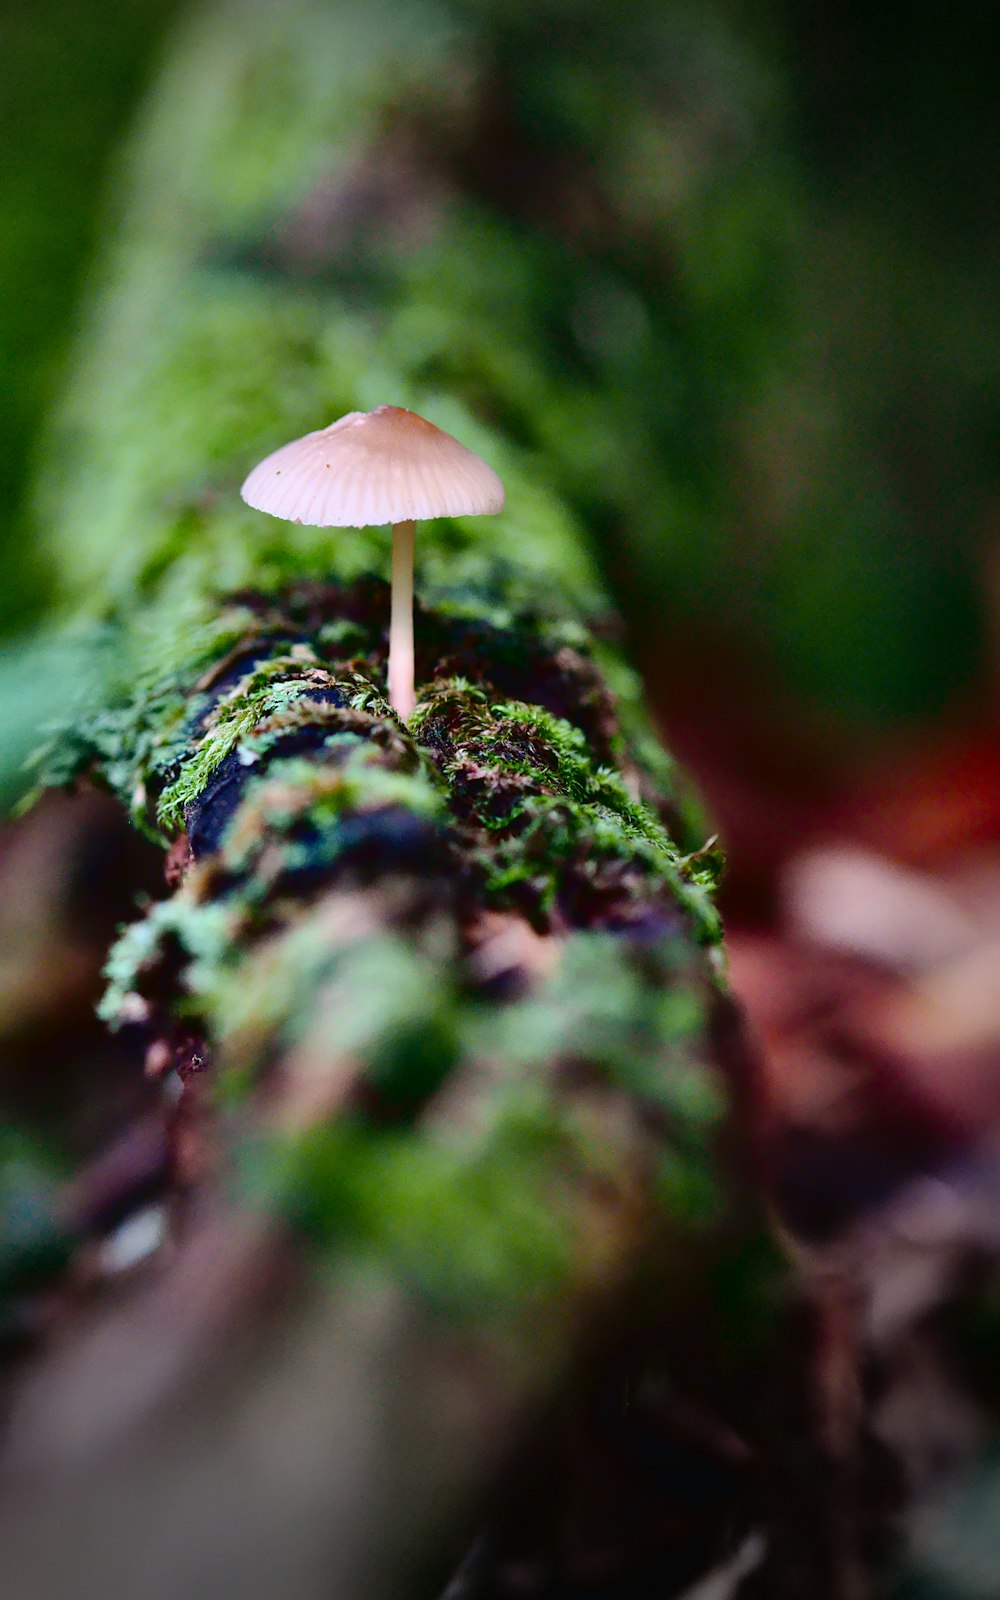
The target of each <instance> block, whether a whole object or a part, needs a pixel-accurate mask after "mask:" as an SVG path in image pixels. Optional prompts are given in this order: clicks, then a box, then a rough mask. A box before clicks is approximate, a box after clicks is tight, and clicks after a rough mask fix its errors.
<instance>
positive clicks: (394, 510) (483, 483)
mask: <svg viewBox="0 0 1000 1600" xmlns="http://www.w3.org/2000/svg"><path fill="white" fill-rule="evenodd" d="M240 493H241V494H242V496H243V498H244V500H245V501H246V502H247V505H251V506H254V507H255V508H256V510H258V511H267V512H269V513H270V515H271V516H272V517H284V518H285V519H286V520H287V521H288V522H304V523H308V524H309V526H310V527H314V528H367V527H372V526H374V525H376V524H379V523H384V522H408V521H410V520H414V521H416V520H417V519H422V518H424V517H458V516H478V515H480V514H482V513H489V512H494V511H502V510H503V503H504V492H503V484H502V483H501V482H500V479H499V478H498V477H497V475H496V473H495V472H494V471H493V468H492V467H488V466H487V465H486V462H485V461H481V460H480V459H479V457H478V456H477V455H474V454H473V452H472V451H471V450H467V449H466V447H465V445H464V444H459V442H458V440H457V439H453V438H452V436H451V434H450V433H445V432H444V431H443V429H441V428H436V427H435V426H434V424H433V422H425V420H424V418H423V417H418V416H417V414H416V412H415V411H405V410H404V409H403V408H402V407H401V406H379V407H378V409H377V410H376V411H351V412H349V413H348V415H347V416H346V417H341V418H340V421H339V422H334V423H331V425H330V427H328V428H319V429H317V431H316V432H315V433H307V434H305V435H304V436H303V438H301V439H293V441H292V443H291V444H286V445H282V447H281V449H280V450H275V451H274V453H273V455H269V456H266V457H265V459H264V460H263V461H262V462H261V463H260V465H259V466H256V467H254V469H253V471H252V472H251V474H250V476H249V477H248V478H247V480H246V482H245V483H244V485H243V488H242V489H241V491H240Z"/></svg>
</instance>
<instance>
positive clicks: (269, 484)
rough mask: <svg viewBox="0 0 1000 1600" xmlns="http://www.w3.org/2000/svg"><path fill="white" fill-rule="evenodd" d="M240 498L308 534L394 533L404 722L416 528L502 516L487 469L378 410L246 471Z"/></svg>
mask: <svg viewBox="0 0 1000 1600" xmlns="http://www.w3.org/2000/svg"><path fill="white" fill-rule="evenodd" d="M240 492H241V494H242V496H243V498H244V500H245V501H246V502H247V504H248V505H251V506H254V507H255V508H256V510H258V511H266V512H268V513H269V514H270V515H271V516H272V517H284V518H285V519H286V520H287V521H289V522H301V523H307V524H308V525H309V526H310V527H319V528H331V527H332V528H367V527H372V526H376V525H378V524H381V523H385V522H390V523H391V524H392V616H391V622H390V628H389V701H390V704H391V705H392V706H393V707H394V709H395V710H396V711H397V712H398V713H399V715H400V716H401V717H408V716H409V714H410V712H411V711H412V710H413V706H414V689H413V547H414V529H415V523H416V522H417V520H418V519H421V518H424V517H459V516H478V515H482V514H489V513H492V512H496V511H502V510H503V503H504V492H503V484H502V483H501V482H500V479H499V478H498V477H497V475H496V473H495V472H494V471H493V468H492V467H488V466H487V465H486V462H485V461H481V460H480V458H479V457H478V456H477V455H474V454H473V452H472V451H471V450H467V449H466V447H465V445H464V444H459V442H458V440H457V439H453V438H452V436H451V434H450V433H445V432H444V431H443V430H442V429H441V428H436V427H435V426H434V424H433V423H432V422H426V421H425V420H424V418H423V417H418V416H417V414H416V412H414V411H405V410H404V409H403V408H402V407H401V406H379V407H378V409H377V410H376V411H352V412H350V413H349V415H348V416H346V417H341V418H340V421H339V422H334V423H332V424H331V425H330V427H329V428H320V429H318V430H317V431H316V432H315V433H307V434H305V436H304V437H303V438H301V439H294V440H293V441H292V443H291V444H286V445H283V446H282V447H281V449H280V450H275V452H274V453H273V455H269V456H267V457H266V458H265V459H264V460H263V461H262V462H261V463H260V465H259V466H256V467H254V469H253V471H252V472H251V473H250V476H249V477H248V478H247V480H246V482H245V483H244V485H243V488H242V490H241V491H240Z"/></svg>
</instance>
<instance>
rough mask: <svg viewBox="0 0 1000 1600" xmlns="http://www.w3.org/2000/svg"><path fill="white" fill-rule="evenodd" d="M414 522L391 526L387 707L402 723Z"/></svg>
mask: <svg viewBox="0 0 1000 1600" xmlns="http://www.w3.org/2000/svg"><path fill="white" fill-rule="evenodd" d="M415 529H416V523H414V522H394V523H393V525H392V615H391V619H390V622H389V704H390V705H391V706H392V708H393V710H394V711H397V712H398V713H399V715H400V716H401V717H402V718H403V720H404V721H405V720H406V718H407V717H408V716H409V715H410V712H411V711H412V710H413V707H414V705H415V704H416V696H415V694H414V692H413V546H414V533H415Z"/></svg>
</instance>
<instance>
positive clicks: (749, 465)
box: [0, 0, 1000, 733]
mask: <svg viewBox="0 0 1000 1600" xmlns="http://www.w3.org/2000/svg"><path fill="white" fill-rule="evenodd" d="M178 9H179V8H178V7H177V5H176V4H175V3H174V0H120V3H118V4H115V5H113V6H112V5H111V4H109V3H105V0H4V4H3V7H2V10H0V48H2V55H3V60H4V63H5V70H4V89H3V94H4V97H5V100H6V102H7V103H6V115H5V117H4V125H5V128H6V131H7V143H8V150H7V157H6V160H5V162H4V164H3V167H2V168H0V236H2V238H3V241H4V243H3V250H2V252H0V360H2V366H3V371H4V374H5V378H6V381H5V384H4V390H5V406H6V416H5V422H4V427H3V429H2V430H0V480H2V482H0V548H2V556H3V563H4V574H5V580H4V594H5V602H6V603H5V605H4V608H3V631H4V634H5V635H6V636H7V637H8V638H10V637H12V636H14V635H16V634H18V633H21V632H23V631H24V630H26V629H28V628H30V627H31V625H32V624H33V623H35V622H36V621H37V620H38V619H39V617H41V616H42V615H43V614H44V612H45V608H46V603H47V594H48V590H49V582H48V575H47V573H46V570H45V566H44V562H43V560H42V558H41V557H40V556H39V555H38V554H37V538H36V533H35V529H34V527H33V524H32V518H31V513H30V510H29V508H28V506H27V505H26V485H27V483H28V479H29V475H30V472H31V470H32V466H33V460H34V452H35V449H36V440H37V438H38V434H39V429H40V425H41V423H42V420H43V418H44V416H45V414H46V411H47V409H48V408H49V407H50V406H51V405H52V403H53V401H54V400H55V398H56V396H57V395H58V392H59V386H60V378H61V374H62V372H63V370H64V364H65V362H66V360H67V357H68V352H69V348H70V343H71V339H72V336H73V333H74V330H75V329H76V327H77V325H78V316H79V308H80V303H81V294H82V291H83V289H84V287H85V284H86V279H87V271H88V265H89V263H90V262H91V260H92V258H93V256H94V252H95V249H96V246H97V244H98V241H99V239H100V236H101V231H102V227H104V225H105V221H106V218H107V216H108V208H109V200H110V199H112V198H113V194H114V173H115V165H114V162H115V151H116V145H117V143H118V141H119V139H120V137H121V135H122V134H123V132H124V131H125V130H126V129H127V127H128V125H129V122H130V119H131V117H132V115H133V112H134V110H135V108H136V105H137V102H138V101H139V99H140V97H141V94H142V89H143V85H144V83H145V82H146V81H147V80H148V78H149V75H150V74H151V73H152V72H153V71H154V69H155V65H156V62H157V59H158V55H159V51H160V46H161V42H162V40H163V37H164V34H165V32H166V31H168V27H169V24H170V22H171V20H172V18H173V16H174V14H175V12H176V11H177V10H178ZM664 9H665V11H666V12H669V13H670V14H671V16H672V19H673V21H672V25H673V27H674V30H675V35H676V37H677V38H679V39H687V40H688V41H689V46H690V54H691V60H692V61H693V62H695V63H696V70H692V75H691V76H692V83H693V85H694V88H693V90H692V95H691V100H690V103H689V104H688V106H687V107H686V108H685V106H684V103H683V97H681V100H680V102H679V110H678V114H677V117H676V119H675V121H674V122H673V123H672V124H671V126H670V127H669V129H666V130H661V131H662V132H663V136H664V137H666V138H669V139H670V140H671V141H672V157H673V158H676V157H677V155H678V151H680V153H681V157H682V158H683V156H684V154H685V151H686V152H687V154H688V155H689V158H690V165H691V170H692V172H693V174H694V176H693V177H692V178H691V184H690V188H691V192H690V194H689V195H687V196H682V197H681V202H679V204H680V211H679V214H681V215H682V217H683V227H684V229H685V230H686V233H685V234H684V236H683V238H682V243H681V248H682V250H683V252H684V253H685V259H684V260H683V261H682V264H681V270H682V274H687V277H688V282H687V284H686V292H687V291H690V290H691V285H692V283H693V285H694V290H693V293H692V295H691V300H690V302H689V303H690V304H694V312H693V315H694V316H697V315H698V307H697V304H696V303H695V302H696V301H697V298H698V296H701V297H702V299H703V301H704V302H705V303H706V304H708V305H709V306H710V310H711V316H710V317H709V318H708V319H707V320H706V321H704V322H701V323H697V324H696V331H697V329H699V328H704V327H706V326H707V327H711V328H713V329H714V330H715V334H714V337H716V338H717V345H715V346H714V347H712V348H706V347H705V345H704V341H703V342H702V346H701V348H700V350H699V353H698V357H697V363H696V365H697V370H695V371H693V372H692V371H688V372H683V373H682V374H681V376H680V380H679V381H680V383H681V387H682V389H683V392H684V393H685V394H686V395H689V396H693V397H694V402H693V405H692V407H691V409H690V410H689V411H688V413H687V415H686V419H685V424H686V425H685V429H683V430H682V431H681V433H680V435H679V436H678V452H679V456H681V457H682V456H683V455H684V453H685V451H686V452H687V455H688V457H689V462H690V482H689V483H688V484H687V485H684V484H683V463H682V466H681V470H680V471H679V473H678V478H679V481H680V482H681V484H682V487H683V488H686V489H687V490H688V491H689V492H688V495H687V504H688V508H689V514H688V516H687V523H686V530H687V531H686V532H685V531H684V529H682V530H681V531H680V533H679V534H678V530H677V529H676V527H673V528H672V529H671V534H670V538H669V540H665V541H664V553H663V558H662V570H661V571H660V574H659V575H660V578H661V580H662V585H663V592H664V594H668V595H669V596H670V597H671V604H672V605H673V607H674V609H675V610H676V609H677V608H681V609H689V611H690V614H691V616H692V618H694V619H696V620H697V621H698V622H699V623H700V622H702V621H704V622H705V623H706V624H707V625H708V626H709V627H710V628H711V630H712V631H713V633H715V634H718V635H719V636H720V637H725V638H731V639H733V640H735V641H736V643H737V646H738V647H739V648H743V649H745V650H748V651H752V652H753V653H754V654H755V655H757V656H759V658H760V659H761V660H762V661H763V662H764V663H765V664H766V666H767V667H768V668H769V669H770V672H771V674H772V681H774V682H775V683H777V684H778V685H779V686H781V687H782V688H786V689H788V690H790V691H791V692H792V694H793V696H794V697H795V700H796V703H797V704H799V705H801V707H802V708H803V710H804V711H806V712H808V711H809V710H810V708H814V709H815V710H816V711H817V713H819V714H821V715H822V716H824V717H828V718H830V717H832V718H833V719H834V720H835V721H836V720H839V721H841V722H842V723H843V724H844V725H846V726H847V727H849V728H858V727H862V728H865V727H867V728H870V729H872V730H873V731H875V732H876V733H878V732H884V731H885V730H886V729H892V728H895V727H897V726H898V725H900V724H901V723H907V722H912V721H913V720H914V719H920V718H932V717H936V716H938V715H940V714H941V713H947V712H949V711H952V710H954V708H956V707H961V706H963V705H965V704H967V703H968V702H969V700H970V699H971V698H974V697H975V696H976V695H978V694H979V693H980V692H981V688H982V685H983V684H984V682H985V677H984V670H985V667H986V664H987V661H988V658H989V629H990V615H989V603H988V595H989V587H988V581H987V579H988V572H989V565H990V560H991V555H990V552H991V548H992V546H993V543H994V540H995V536H996V531H997V513H998V476H997V462H998V459H1000V455H998V445H1000V404H998V394H1000V384H998V378H1000V341H998V340H997V338H996V336H995V327H994V322H995V305H994V300H995V296H994V286H995V283H996V281H997V274H996V269H997V266H998V260H997V257H998V240H1000V221H998V216H997V211H996V206H995V197H996V175H997V171H998V158H1000V132H998V128H1000V124H998V121H997V118H996V115H995V111H996V88H995V61H996V59H997V55H996V45H997V43H998V26H997V21H996V9H995V8H994V7H992V6H988V5H975V4H973V5H966V6H958V7H955V6H947V5H945V4H944V3H924V4H920V5H916V6H914V5H912V4H904V3H902V0H896V3H892V0H889V3H884V4H881V5H879V6H878V7H871V6H868V5H864V4H861V3H854V4H843V3H834V0H827V3H813V4H809V5H806V4H804V3H799V4H794V3H792V0H786V3H780V0H764V3H758V4H737V3H724V0H714V3H711V0H710V3H706V4H703V5H700V6H699V5H693V4H692V5H682V4H674V3H671V0H667V4H666V5H665V7H664ZM563 13H564V23H563V24H561V25H564V26H565V61H566V64H567V72H566V82H565V85H564V86H563V88H562V89H558V90H556V89H552V86H551V85H549V86H547V91H548V90H551V93H550V94H549V98H548V101H547V102H546V101H544V96H543V97H541V98H540V101H539V104H540V107H541V110H540V113H539V114H540V116H543V117H544V116H548V117H550V118H551V117H552V116H553V115H554V113H553V106H556V105H557V102H558V97H559V93H562V92H565V93H568V94H573V93H577V92H581V91H580V85H579V83H576V84H575V83H574V78H573V73H572V70H571V69H572V62H573V7H572V6H567V7H565V8H563ZM626 14H627V8H626V11H625V12H623V17H624V16H625V15H626ZM502 15H503V11H502V8H501V9H498V10H497V26H498V27H499V26H500V19H501V17H502ZM557 54H558V52H557ZM678 79H679V81H681V82H683V71H682V70H681V69H679V70H678ZM706 84H708V85H709V87H710V89H711V91H712V96H713V97H714V98H710V97H708V96H707V95H706V92H705V85H706ZM685 117H686V118H687V121H686V122H685ZM741 117H744V118H745V117H750V118H752V127H751V129H750V134H749V139H750V151H751V161H752V163H753V165H754V181H753V182H751V183H748V182H747V179H746V161H747V147H748V146H747V140H748V134H747V129H746V128H745V127H742V128H741V127H740V126H738V123H739V119H740V118H741ZM706 143H709V144H711V147H712V155H711V161H712V180H713V184H714V186H715V187H714V191H713V193H712V195H711V198H710V200H709V201H706V203H705V204H704V207H703V208H701V209H700V196H699V192H698V173H697V166H698V161H699V159H700V152H701V151H702V149H703V147H704V146H705V145H706ZM730 148H731V150H732V157H731V159H732V163H733V171H732V172H731V173H729V174H727V170H726V161H727V151H728V150H729V149H730ZM737 164H738V167H739V170H736V169H737ZM683 167H684V162H683V159H681V160H680V161H678V160H676V159H674V161H673V171H674V173H675V178H676V173H677V172H681V173H683ZM656 168H657V146H656V130H655V129H654V130H651V135H650V165H649V169H648V171H645V172H644V171H638V172H636V173H635V174H634V175H633V177H634V182H635V184H636V186H637V189H639V190H641V187H642V184H643V182H644V181H654V175H655V172H656ZM727 177H728V178H731V180H732V181H731V191H732V204H731V205H729V206H728V208H727V204H726V202H725V192H726V191H725V185H726V182H727ZM720 186H721V187H720ZM720 194H721V195H722V200H721V202H720V198H719V197H720ZM625 198H626V200H627V196H626V197H625ZM748 206H750V207H751V208H752V209H753V215H752V216H748V215H746V214H745V212H746V208H747V207H748ZM741 208H742V209H741ZM640 209H641V207H640ZM762 308H764V310H765V314H764V315H762ZM603 310H604V311H607V310H608V308H607V307H604V308H603ZM611 311H612V312H614V311H615V308H614V307H612V308H611ZM617 313H618V323H616V321H615V316H611V317H610V324H608V323H607V319H605V322H606V330H605V331H607V326H610V333H609V334H608V337H612V338H617V337H619V336H620V337H621V338H622V339H623V340H625V342H626V343H627V336H628V317H629V306H628V305H622V306H620V307H618V308H617ZM685 314H687V313H686V311H685V309H684V308H682V310H681V313H680V315H681V317H683V316H684V315H685ZM619 323H620V324H621V326H618V324H619ZM616 329H617V332H616ZM595 337H597V336H595ZM698 337H699V338H701V337H702V335H701V334H700V333H699V334H698ZM679 348H680V349H681V350H682V351H683V349H684V329H683V327H681V331H680V335H679ZM598 355H599V356H600V358H601V359H604V358H605V357H606V352H604V353H602V352H598ZM702 417H703V418H704V427H702V426H701V418H702ZM720 418H721V419H722V423H723V424H724V426H722V427H721V429H720V427H719V419H720ZM683 503H684V499H683V495H682V497H681V504H683ZM85 536H86V535H85V530H81V537H85ZM608 538H609V540H610V541H611V546H610V548H609V550H608V551H607V552H606V565H607V568H608V570H609V573H610V574H611V576H612V581H613V585H614V587H615V588H616V590H617V594H618V598H619V600H620V602H621V603H622V605H623V607H624V609H625V611H626V614H627V615H628V616H629V618H630V620H631V621H632V622H633V624H634V625H636V626H639V625H643V624H645V626H646V627H647V628H648V625H649V622H650V619H651V618H654V617H655V615H656V598H657V597H656V594H655V592H651V588H650V582H649V578H650V571H651V566H650V562H652V570H653V571H654V572H655V571H656V552H655V550H654V551H653V553H652V556H650V553H649V551H648V550H647V551H646V553H645V555H644V558H643V560H642V561H641V562H639V563H635V562H630V561H629V560H628V559H625V560H622V561H618V560H617V557H618V555H619V554H620V552H618V551H616V549H615V547H614V532H613V530H610V531H609V533H608ZM668 544H669V550H668V548H667V546H668ZM654 590H655V586H654ZM678 595H680V596H681V599H680V600H678V599H677V596H678ZM650 648H652V649H654V650H655V641H654V643H653V646H652V647H647V650H646V660H647V663H648V659H649V649H650Z"/></svg>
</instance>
